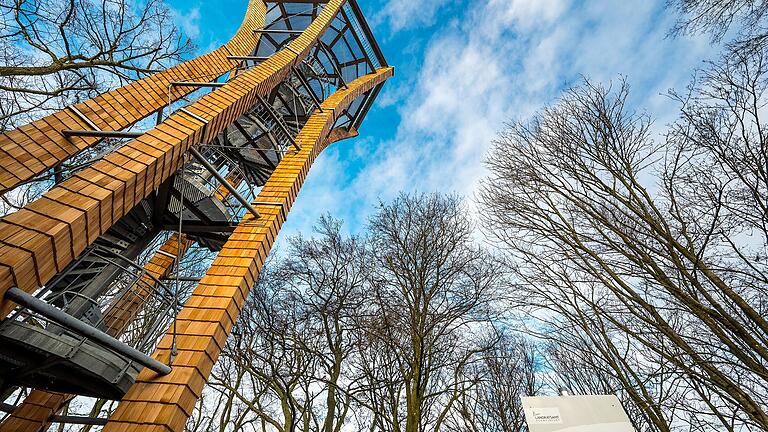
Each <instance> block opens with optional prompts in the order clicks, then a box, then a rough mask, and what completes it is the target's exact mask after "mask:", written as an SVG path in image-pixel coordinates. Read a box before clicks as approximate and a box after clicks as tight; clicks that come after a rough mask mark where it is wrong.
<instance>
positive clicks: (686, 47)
mask: <svg viewBox="0 0 768 432" xmlns="http://www.w3.org/2000/svg"><path fill="white" fill-rule="evenodd" d="M246 1H247V0H224V1H217V2H207V1H203V0H192V1H189V0H183V1H182V0H171V1H170V3H171V5H172V7H174V8H175V9H176V11H177V14H178V20H179V23H180V24H181V25H182V26H183V27H184V29H185V30H186V32H187V33H188V34H189V35H190V36H192V37H193V38H194V40H195V41H196V43H197V45H198V46H199V47H200V50H201V51H206V50H210V49H211V48H213V47H216V46H218V45H219V44H221V43H222V42H225V41H226V40H228V39H229V37H230V36H231V34H232V33H233V32H234V31H235V30H236V28H237V27H238V26H239V24H240V20H241V17H242V16H243V12H244V10H245V5H246ZM358 2H359V4H360V6H361V8H362V9H363V11H364V13H365V14H366V16H367V17H368V20H369V23H370V24H371V26H372V28H373V31H374V34H375V35H376V37H377V40H378V41H379V44H380V45H381V48H382V51H383V52H384V55H385V56H386V57H387V60H388V62H389V63H390V64H391V65H393V66H395V68H396V76H395V77H394V78H393V79H391V80H389V81H388V82H387V83H386V85H385V90H384V91H383V92H382V93H381V95H380V97H379V99H378V100H377V103H376V105H375V106H374V108H373V109H372V110H371V112H370V113H369V115H368V117H367V119H366V121H365V122H364V123H363V126H362V128H361V131H360V132H361V135H360V137H359V138H357V139H355V140H350V141H342V142H341V143H338V144H336V145H335V146H333V147H331V148H329V149H328V150H326V151H325V153H324V154H323V155H321V157H320V158H319V159H318V160H317V162H316V164H315V165H314V167H313V168H312V170H311V172H310V175H309V177H308V179H307V182H306V183H305V185H304V188H303V190H302V192H301V194H300V196H299V200H298V201H297V204H296V206H295V207H294V208H293V209H292V211H291V215H290V216H289V219H288V224H287V225H286V226H285V228H284V230H285V231H287V233H285V232H284V233H283V236H282V237H283V238H285V235H286V234H294V233H296V232H298V231H305V232H306V230H308V229H309V228H310V227H311V226H312V224H313V223H314V221H316V220H317V218H318V217H319V216H320V215H322V214H323V213H326V212H328V213H330V214H331V215H333V216H335V217H338V218H342V219H344V220H345V222H346V227H347V229H348V230H349V231H352V232H355V231H358V230H359V229H360V228H361V227H362V226H363V225H364V224H365V222H366V220H367V218H368V217H369V215H370V214H371V213H372V212H373V211H374V210H375V206H376V204H377V203H378V202H379V201H380V200H382V201H387V200H389V199H391V198H392V197H393V196H394V195H396V194H397V193H398V192H399V191H401V190H407V191H425V192H431V191H441V192H456V193H459V194H462V195H465V196H467V197H468V199H469V200H470V201H471V200H472V199H473V198H474V191H475V190H476V188H477V185H478V182H479V181H480V179H482V178H483V176H484V175H485V172H484V168H483V163H482V161H483V157H484V153H485V152H486V150H487V149H488V148H489V145H490V143H491V141H492V140H493V138H494V137H495V135H496V134H497V132H498V131H499V130H500V129H501V128H503V127H504V123H505V122H508V121H512V120H525V119H526V118H529V117H530V116H531V115H532V114H533V113H535V112H536V111H537V110H539V109H540V108H541V107H542V106H544V105H546V104H548V103H551V102H553V101H554V100H556V99H557V97H558V95H559V93H560V92H561V91H562V90H563V89H564V88H566V87H567V86H569V85H573V84H575V83H578V81H579V80H580V78H581V77H582V76H585V77H589V78H591V79H593V80H596V81H601V82H608V81H610V80H616V79H617V78H618V77H620V76H625V77H627V79H628V81H629V83H630V85H631V86H632V93H631V103H632V104H633V106H635V107H636V108H637V109H638V110H643V111H647V112H648V113H650V114H651V115H652V116H653V117H654V118H655V119H656V123H655V125H656V130H657V131H658V132H659V133H661V131H663V129H664V125H665V124H667V123H669V122H670V121H672V120H673V119H674V118H675V110H676V105H675V103H674V102H673V101H672V100H670V99H669V98H668V97H667V96H665V94H666V93H667V91H668V90H669V89H671V88H677V89H682V88H684V87H685V85H686V84H687V83H688V82H689V81H690V79H691V77H692V75H693V72H694V70H695V69H696V68H697V67H700V66H701V65H702V61H704V60H706V59H708V58H713V57H715V56H716V55H717V54H718V52H719V48H718V47H717V46H713V44H711V43H710V41H709V40H707V38H705V37H678V38H672V37H669V36H668V33H669V30H670V28H671V27H672V25H673V23H674V19H675V16H674V15H673V14H672V13H671V12H669V11H667V10H665V8H664V3H665V0H589V1H580V0H418V1H416V0H358Z"/></svg>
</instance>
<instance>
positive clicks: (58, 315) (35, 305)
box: [5, 287, 171, 375]
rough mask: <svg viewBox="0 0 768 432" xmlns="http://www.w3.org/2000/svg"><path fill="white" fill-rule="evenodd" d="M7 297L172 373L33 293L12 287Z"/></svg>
mask: <svg viewBox="0 0 768 432" xmlns="http://www.w3.org/2000/svg"><path fill="white" fill-rule="evenodd" d="M5 298H6V299H8V300H11V301H12V302H14V303H18V304H19V305H21V306H24V307H26V308H27V309H29V310H31V311H33V312H36V313H38V314H40V315H42V316H43V317H45V318H47V319H49V320H51V321H53V322H55V323H56V324H58V325H60V326H62V327H64V328H67V329H69V330H71V331H73V332H75V333H77V334H79V335H81V336H84V337H86V338H88V339H91V340H93V341H96V342H98V343H99V344H101V345H103V346H105V347H107V348H109V349H110V350H112V351H114V352H116V353H118V354H120V355H122V356H125V357H127V358H129V359H131V360H133V361H135V362H136V363H138V364H140V365H142V366H145V367H148V368H150V369H152V370H153V371H155V372H157V373H159V374H161V375H168V374H169V373H171V367H170V366H168V365H166V364H163V363H160V362H159V361H157V360H155V359H153V358H152V357H150V356H148V355H146V354H144V353H143V352H141V351H139V350H137V349H135V348H133V347H130V346H128V345H126V344H124V343H122V342H120V341H119V340H117V339H115V338H113V337H112V336H110V335H108V334H106V333H104V332H103V331H101V330H99V329H97V328H94V327H91V326H90V325H88V324H86V323H84V322H82V321H80V320H79V319H77V318H75V317H73V316H72V315H69V314H67V313H65V312H63V311H62V310H61V309H58V308H56V307H54V306H51V305H50V304H48V303H46V302H44V301H42V300H40V299H39V298H37V297H35V296H33V295H31V294H27V293H26V292H25V291H22V290H20V289H19V288H16V287H13V288H10V289H9V290H8V291H6V292H5Z"/></svg>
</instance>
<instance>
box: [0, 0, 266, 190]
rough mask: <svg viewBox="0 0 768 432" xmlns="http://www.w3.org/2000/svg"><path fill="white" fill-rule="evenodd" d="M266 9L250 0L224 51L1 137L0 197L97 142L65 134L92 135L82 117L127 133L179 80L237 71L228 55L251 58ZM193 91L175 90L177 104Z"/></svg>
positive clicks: (173, 96) (164, 102)
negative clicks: (75, 131) (85, 132)
mask: <svg viewBox="0 0 768 432" xmlns="http://www.w3.org/2000/svg"><path fill="white" fill-rule="evenodd" d="M265 15H266V6H265V4H264V2H263V1H261V0H251V1H250V2H249V4H248V10H247V12H246V16H245V19H244V20H243V24H242V26H241V27H240V29H239V30H238V31H237V33H236V34H235V36H234V37H233V38H232V39H231V40H230V41H229V42H227V43H226V44H225V45H223V46H222V47H221V48H219V49H217V50H214V51H212V52H210V53H208V54H205V55H202V56H200V57H197V58H195V59H192V60H189V61H186V62H184V63H181V64H179V65H177V66H174V67H171V68H170V69H167V70H165V71H162V72H158V73H156V74H154V75H152V76H149V77H147V78H144V79H141V80H138V81H135V82H133V83H131V84H129V85H127V86H125V87H121V88H118V89H115V90H112V91H110V92H107V93H104V94H102V95H100V96H97V97H95V98H93V99H90V100H87V101H85V102H82V103H79V104H76V105H74V108H75V110H72V109H69V108H68V109H64V110H61V111H58V112H56V113H54V114H51V115H49V116H47V117H44V118H42V119H40V120H37V121H35V122H32V123H30V124H28V125H25V126H22V127H20V128H18V129H15V130H13V131H10V132H8V133H5V134H2V135H0V193H5V192H7V191H8V190H10V189H11V188H13V187H15V186H16V185H18V184H19V183H21V182H23V181H26V180H29V179H31V178H33V177H35V176H37V175H40V174H42V173H44V172H45V171H47V170H49V169H51V168H53V167H55V166H56V165H57V164H58V163H59V162H61V161H64V160H66V159H68V158H70V157H72V156H74V155H76V154H77V153H79V152H80V151H82V150H84V149H86V148H88V147H90V146H92V145H93V144H95V143H96V142H97V141H98V138H89V137H69V138H67V137H65V136H64V135H63V134H62V131H63V130H66V129H71V130H91V129H92V127H91V125H89V124H88V123H87V122H86V121H85V119H83V118H81V117H80V114H82V115H83V116H85V118H86V119H87V120H89V121H90V122H91V123H93V124H94V125H95V126H97V127H98V128H99V129H102V130H108V131H120V130H123V129H125V128H127V127H129V126H131V125H133V124H134V123H136V122H137V121H139V120H141V119H143V118H145V117H147V116H149V115H151V114H152V113H154V112H156V111H158V110H160V109H161V108H163V107H164V106H165V105H167V104H168V96H169V84H170V83H171V82H174V81H211V80H214V79H216V78H218V77H219V76H221V75H223V74H225V73H226V72H228V71H230V70H232V69H233V67H234V66H235V65H236V62H233V61H231V60H227V56H229V55H246V54H249V53H250V52H251V50H252V49H253V47H254V46H256V43H257V42H258V38H259V34H257V33H254V32H253V30H254V29H256V28H261V27H263V26H264V20H265ZM194 90H195V88H194V87H180V86H174V87H173V88H172V91H171V93H170V96H171V100H173V101H176V100H178V99H180V98H181V97H183V96H185V95H187V94H189V93H190V92H192V91H194Z"/></svg>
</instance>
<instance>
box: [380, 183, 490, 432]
mask: <svg viewBox="0 0 768 432" xmlns="http://www.w3.org/2000/svg"><path fill="white" fill-rule="evenodd" d="M369 235H370V238H371V247H372V250H373V251H374V259H375V264H376V267H375V270H374V278H375V279H374V281H373V283H372V287H371V289H372V290H373V292H374V294H375V314H374V316H373V317H372V318H371V322H370V327H369V329H370V330H369V331H370V337H371V338H372V339H373V340H374V342H372V343H371V347H373V348H374V349H375V350H376V352H375V353H371V352H369V353H368V360H367V361H368V362H369V363H374V362H375V363H385V364H389V365H390V366H389V367H390V368H394V369H395V372H397V373H396V374H395V375H394V376H393V377H392V378H390V379H389V380H387V379H386V378H387V377H382V376H381V374H376V375H375V376H373V378H374V379H375V380H376V381H375V382H373V383H372V385H371V387H373V388H377V386H378V387H381V388H383V389H384V390H385V392H384V393H383V394H377V395H375V398H376V399H375V401H372V402H375V403H376V404H378V405H379V406H380V408H381V407H383V408H384V409H383V410H381V411H380V412H375V415H377V416H378V417H377V418H376V419H375V421H374V423H378V424H380V425H381V427H380V428H381V430H392V431H400V430H405V431H406V432H419V431H426V430H430V431H440V430H442V428H443V427H444V424H445V420H446V418H447V416H448V415H449V414H450V412H451V410H452V408H453V407H454V406H455V404H456V403H457V401H458V400H459V399H460V398H461V397H462V395H463V393H464V392H465V391H467V389H468V388H470V387H471V386H472V385H474V383H473V382H472V381H468V380H467V374H465V371H466V370H467V369H468V368H470V367H471V366H472V364H473V363H474V362H476V361H478V359H479V358H480V355H481V354H483V353H485V352H487V351H489V350H491V349H492V347H493V346H494V345H495V342H496V340H495V338H487V337H484V336H483V335H484V334H487V333H488V330H489V328H490V327H492V326H493V323H492V318H493V316H494V302H496V301H498V299H499V289H500V285H501V284H500V279H501V271H500V267H499V266H498V265H496V263H495V261H494V259H493V257H492V256H490V255H489V254H488V253H487V252H485V251H483V250H482V249H480V248H478V247H476V246H475V245H474V243H473V241H472V238H471V235H472V224H471V223H470V221H469V219H468V218H467V216H466V209H465V208H464V206H463V205H462V203H461V201H460V200H459V199H458V198H456V197H452V196H443V195H400V196H399V197H398V198H397V199H395V200H394V202H392V203H391V204H387V205H381V207H380V208H379V211H378V213H377V214H376V215H375V216H374V217H373V218H372V220H371V223H370V227H369ZM377 358H380V359H381V360H380V361H379V360H377ZM380 408H379V409H380Z"/></svg>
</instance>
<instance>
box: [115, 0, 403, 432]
mask: <svg viewBox="0 0 768 432" xmlns="http://www.w3.org/2000/svg"><path fill="white" fill-rule="evenodd" d="M331 1H333V0H331ZM392 74H393V69H392V68H383V69H379V70H378V71H377V72H376V73H373V74H369V75H365V76H363V77H361V78H358V79H357V80H355V81H353V82H351V83H349V87H348V88H347V89H339V90H337V91H336V92H335V93H334V94H333V95H331V96H330V97H329V98H328V99H326V100H325V102H323V104H322V108H323V110H322V111H318V112H315V113H314V114H313V115H312V116H311V117H310V119H309V120H308V121H307V123H306V125H305V126H304V127H303V128H302V130H301V132H299V134H298V136H297V137H296V141H297V142H298V143H299V144H300V145H301V150H300V151H299V152H298V153H296V154H288V155H286V156H285V157H284V158H283V159H282V160H281V161H280V163H279V164H278V166H277V169H276V170H275V171H274V173H273V174H272V176H271V177H270V178H269V180H268V181H267V183H266V184H265V185H264V187H263V188H262V190H261V192H260V193H259V195H258V197H257V198H256V201H257V202H268V203H273V204H280V205H278V206H275V205H258V204H257V205H256V206H257V207H258V210H259V212H260V213H261V215H262V216H261V218H259V219H254V218H253V217H252V216H250V215H246V216H245V218H244V219H243V220H242V222H240V224H239V225H238V227H237V228H236V229H235V231H234V233H233V234H232V235H231V236H230V238H229V240H228V241H227V242H226V244H225V245H224V247H223V248H222V250H221V252H219V254H218V256H217V258H216V259H215V260H214V261H213V264H212V265H211V267H210V269H209V270H208V272H207V273H206V275H205V277H203V279H202V280H201V281H200V283H199V284H198V286H197V287H196V288H195V290H194V292H193V293H192V296H191V297H190V298H189V300H188V301H187V302H186V304H185V305H184V309H182V311H181V313H180V314H179V316H178V318H177V320H176V348H177V350H178V354H177V356H176V358H175V360H174V361H173V363H172V367H173V371H172V372H171V373H170V374H169V375H166V376H158V375H157V374H155V373H154V372H152V371H151V370H149V369H144V370H143V371H142V372H141V373H140V374H139V377H138V379H137V381H136V384H134V386H133V387H132V388H131V389H130V390H129V391H128V393H127V394H126V395H125V397H123V400H122V401H121V402H120V404H119V405H118V407H117V409H116V410H115V412H114V413H113V414H112V416H111V417H110V419H109V423H108V424H107V426H106V427H105V428H104V429H103V430H104V431H105V432H107V431H110V432H112V431H115V432H117V431H126V430H130V431H182V430H183V429H184V425H185V424H186V421H187V418H188V417H189V416H190V415H191V414H192V410H193V408H194V405H195V403H196V401H197V399H198V398H199V397H200V394H201V392H202V390H203V386H204V385H205V382H206V381H207V379H208V376H209V375H210V373H211V370H212V368H213V365H214V363H215V362H216V360H217V359H218V357H219V354H220V353H221V351H222V349H223V347H224V344H225V342H226V339H227V336H228V335H229V333H230V331H231V330H232V328H233V326H234V324H235V322H236V321H237V317H238V315H239V314H240V311H241V309H242V307H243V304H244V303H245V299H246V298H247V296H248V293H249V292H250V290H251V288H252V287H253V286H254V284H255V283H256V280H257V279H258V276H259V272H260V271H261V268H262V266H263V264H264V260H265V259H266V257H267V254H268V253H269V251H270V249H271V247H272V243H273V242H274V240H275V238H276V236H277V233H278V231H279V230H280V227H281V226H282V224H283V223H284V222H285V219H286V217H287V214H288V211H289V210H290V208H291V206H292V205H293V202H294V201H295V200H296V196H297V195H298V193H299V190H300V188H301V185H302V184H303V182H304V179H305V178H306V176H307V173H308V171H309V168H310V166H311V165H312V163H313V162H314V160H315V158H316V157H317V155H318V154H319V153H320V152H321V151H322V150H323V149H324V148H325V147H326V146H327V145H328V144H329V143H330V142H331V140H336V139H343V138H346V137H347V136H349V135H350V134H354V133H355V132H354V131H352V132H348V133H347V132H346V131H342V133H333V134H332V133H331V132H332V131H331V127H332V126H333V124H334V122H335V121H336V118H337V116H338V115H339V114H340V113H341V112H342V111H343V110H344V109H346V108H347V107H348V106H349V105H350V104H351V103H352V101H353V100H354V99H355V98H357V97H358V96H360V95H362V94H363V93H365V92H367V91H369V90H371V89H372V88H374V87H375V86H377V85H379V84H380V83H382V82H383V81H384V80H386V79H387V78H389V77H390V76H392ZM171 331H172V329H169V330H168V333H167V334H166V336H165V337H164V338H163V339H162V341H161V342H160V344H159V345H158V347H157V349H156V351H155V353H154V354H153V356H154V357H155V358H156V359H158V360H160V361H163V362H166V361H168V360H169V356H170V349H171V344H172V341H173V335H172V334H171Z"/></svg>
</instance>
